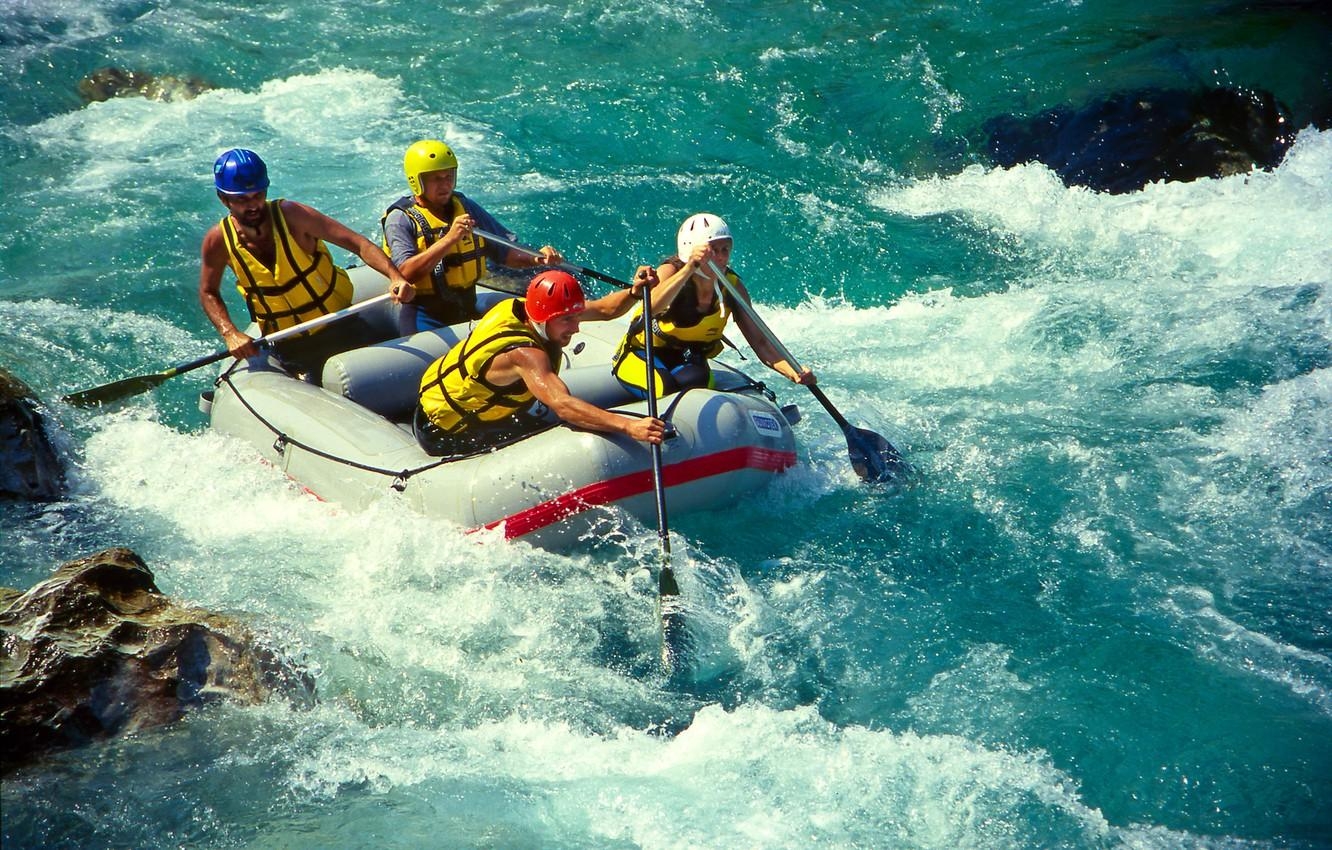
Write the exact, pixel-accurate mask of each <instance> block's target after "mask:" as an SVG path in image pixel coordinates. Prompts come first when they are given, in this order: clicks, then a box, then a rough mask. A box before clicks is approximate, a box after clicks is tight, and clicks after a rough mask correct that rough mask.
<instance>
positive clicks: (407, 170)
mask: <svg viewBox="0 0 1332 850" xmlns="http://www.w3.org/2000/svg"><path fill="white" fill-rule="evenodd" d="M457 167H458V157H456V156H454V155H453V150H452V149H451V148H450V147H449V146H448V145H446V144H444V143H443V142H441V141H438V140H436V139H425V140H423V141H420V142H415V143H413V144H412V146H411V147H410V148H408V149H407V153H406V155H404V156H403V158H402V170H403V173H404V174H406V175H407V185H408V186H410V187H411V189H412V194H413V195H419V194H421V175H422V174H426V173H428V172H431V171H447V170H448V169H450V168H457Z"/></svg>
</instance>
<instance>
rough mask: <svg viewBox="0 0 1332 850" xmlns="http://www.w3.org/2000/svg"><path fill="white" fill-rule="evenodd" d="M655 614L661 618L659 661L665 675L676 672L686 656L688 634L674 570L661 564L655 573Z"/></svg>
mask: <svg viewBox="0 0 1332 850" xmlns="http://www.w3.org/2000/svg"><path fill="white" fill-rule="evenodd" d="M657 616H658V617H660V619H661V663H662V667H664V668H665V670H666V673H667V675H669V676H674V675H676V674H678V673H679V672H680V671H681V669H682V668H683V666H684V662H685V659H686V658H687V657H688V652H687V648H686V646H685V644H686V641H687V638H688V634H687V632H686V631H685V624H684V600H682V599H681V598H680V586H679V585H678V584H676V582H675V571H674V570H672V569H671V568H670V566H668V565H666V564H663V565H662V567H661V572H659V573H658V574H657Z"/></svg>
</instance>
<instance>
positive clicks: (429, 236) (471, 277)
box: [379, 192, 486, 312]
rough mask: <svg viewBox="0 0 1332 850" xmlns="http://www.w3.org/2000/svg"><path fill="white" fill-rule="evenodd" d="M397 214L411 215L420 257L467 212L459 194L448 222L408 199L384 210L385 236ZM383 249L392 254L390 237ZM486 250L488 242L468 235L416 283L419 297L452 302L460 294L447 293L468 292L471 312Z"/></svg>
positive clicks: (451, 203) (451, 204) (483, 273)
mask: <svg viewBox="0 0 1332 850" xmlns="http://www.w3.org/2000/svg"><path fill="white" fill-rule="evenodd" d="M393 210H402V211H403V212H404V213H406V214H407V218H408V219H410V220H411V222H412V229H413V230H414V231H415V233H416V251H417V253H418V254H419V253H423V252H424V251H425V250H426V249H427V248H429V247H430V246H431V245H433V244H435V243H436V242H438V241H439V240H440V239H441V238H442V237H443V236H444V234H446V233H448V232H449V226H450V224H451V223H452V222H453V220H454V219H455V218H457V217H458V216H460V215H465V214H466V212H467V210H466V208H464V207H463V204H462V201H461V200H460V199H459V197H458V194H457V193H456V192H455V193H454V195H453V197H452V198H451V199H450V200H449V218H448V221H445V220H444V219H442V218H440V217H439V216H437V215H435V214H434V213H432V212H431V211H430V210H428V209H426V208H425V207H423V206H421V205H420V204H417V203H415V201H414V200H413V199H412V198H411V197H409V196H404V197H401V198H399V199H398V200H396V201H394V202H393V204H392V205H390V206H389V208H388V209H386V210H384V215H383V216H381V217H380V219H379V229H380V231H381V232H382V231H383V230H384V222H385V221H386V220H387V219H388V215H389V213H391V212H392V211H393ZM381 247H383V249H384V253H385V254H389V253H390V250H389V244H388V234H387V233H385V234H384V241H383V243H382V246H381ZM485 247H486V243H485V240H484V239H482V238H480V237H479V236H473V235H472V234H471V233H470V232H468V233H466V234H465V235H464V236H463V238H462V239H460V240H458V243H457V244H456V245H454V246H453V247H452V248H450V249H449V251H448V253H446V254H445V255H444V258H443V259H441V260H440V261H439V262H438V263H436V264H435V267H434V268H432V269H431V270H430V271H429V273H427V274H423V275H420V276H418V277H416V278H414V279H413V280H412V285H413V286H415V287H416V292H417V294H418V295H431V294H438V295H439V296H441V297H442V298H447V299H449V300H452V297H453V296H455V295H456V293H452V292H447V290H450V289H457V290H465V291H466V293H467V296H468V298H467V310H468V312H470V311H471V309H472V305H473V304H475V303H476V282H477V281H478V280H480V279H481V278H483V277H485V276H486V257H485Z"/></svg>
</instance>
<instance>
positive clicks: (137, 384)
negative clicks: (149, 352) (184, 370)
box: [63, 372, 171, 407]
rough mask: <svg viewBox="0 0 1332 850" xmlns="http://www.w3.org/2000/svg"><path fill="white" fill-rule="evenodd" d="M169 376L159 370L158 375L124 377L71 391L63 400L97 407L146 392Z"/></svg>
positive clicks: (81, 405) (76, 404)
mask: <svg viewBox="0 0 1332 850" xmlns="http://www.w3.org/2000/svg"><path fill="white" fill-rule="evenodd" d="M169 377H171V374H169V373H166V372H159V373H157V374H156V375H137V376H135V377H133V378H124V379H122V380H119V381H116V382H114V383H111V384H103V385H102V386H100V387H93V388H92V389H90V390H80V391H79V392H76V393H70V394H69V395H67V396H64V397H63V401H64V402H65V403H66V404H72V405H74V406H75V407H97V406H99V405H103V404H109V403H110V402H113V401H120V400H121V399H122V398H129V397H130V396H133V395H138V394H139V393H146V392H148V391H149V390H151V389H152V388H153V387H155V386H157V385H158V384H160V383H162V382H163V381H165V380H166V379H167V378H169Z"/></svg>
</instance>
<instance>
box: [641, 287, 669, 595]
mask: <svg viewBox="0 0 1332 850" xmlns="http://www.w3.org/2000/svg"><path fill="white" fill-rule="evenodd" d="M643 315H644V316H645V317H647V318H646V319H645V321H648V322H650V321H651V320H652V287H650V286H645V287H643ZM643 354H644V357H645V358H646V360H647V363H646V364H645V365H646V367H647V368H646V375H647V409H648V416H651V417H652V418H653V419H656V418H657V375H656V372H655V371H654V370H653V366H652V364H653V353H652V334H651V333H650V332H649V333H645V334H644V335H643ZM650 446H651V449H652V489H653V492H655V493H656V495H657V536H658V537H659V538H661V554H662V567H661V568H662V570H663V571H667V570H670V568H671V566H670V560H671V536H670V531H669V529H668V528H667V525H666V486H665V483H664V482H663V480H662V474H661V444H660V443H651V444H650Z"/></svg>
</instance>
